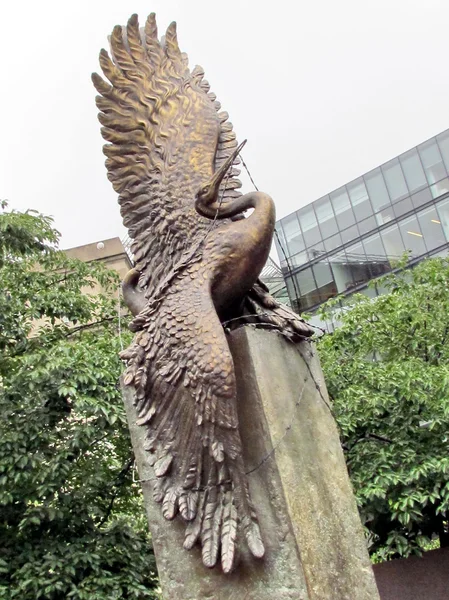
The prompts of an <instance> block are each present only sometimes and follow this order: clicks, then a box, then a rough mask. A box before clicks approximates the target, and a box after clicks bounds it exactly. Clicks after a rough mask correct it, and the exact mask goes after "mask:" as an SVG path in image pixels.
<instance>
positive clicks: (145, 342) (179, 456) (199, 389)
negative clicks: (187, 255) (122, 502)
mask: <svg viewBox="0 0 449 600" xmlns="http://www.w3.org/2000/svg"><path fill="white" fill-rule="evenodd" d="M179 293H180V294H181V296H179V297H177V298H176V297H175V294H170V295H168V296H167V297H166V298H165V299H164V301H163V303H162V304H161V306H160V308H159V311H158V312H157V313H153V314H152V315H150V316H149V317H148V319H147V320H146V323H145V324H144V325H143V328H142V329H141V330H140V331H139V332H138V333H137V335H136V338H135V341H134V343H133V344H132V345H131V346H130V348H128V349H127V350H125V351H124V352H122V354H121V358H122V359H124V360H125V361H126V362H127V369H126V371H125V375H124V383H125V384H127V385H132V386H133V387H134V388H135V390H136V392H135V407H136V413H137V423H138V424H139V425H143V426H145V428H146V431H147V434H146V441H145V443H144V448H145V450H146V451H148V452H149V453H150V463H151V464H152V466H153V469H154V475H155V477H156V479H157V480H156V482H155V485H154V492H153V497H154V500H155V501H157V502H159V503H160V504H161V510H162V514H163V516H164V517H165V518H166V519H167V520H172V519H174V518H175V517H176V516H177V515H179V516H180V517H181V518H182V519H183V520H184V521H185V523H186V530H185V539H184V544H183V545H184V548H185V549H187V550H190V549H192V548H193V547H194V546H195V545H198V546H200V548H201V554H202V560H203V563H204V565H205V566H207V567H209V568H212V567H214V566H216V565H217V563H218V562H221V566H222V569H223V571H224V572H225V573H229V572H230V571H232V569H233V568H234V566H235V564H236V557H237V548H238V546H239V545H241V544H242V543H244V541H246V545H247V547H248V549H249V551H250V552H251V553H252V555H253V556H255V557H257V558H261V557H262V556H263V555H264V552H265V549H264V545H263V542H262V537H261V533H260V529H259V524H258V521H257V515H256V512H255V509H254V506H253V504H252V502H251V498H250V493H249V487H248V481H247V476H246V474H245V468H244V463H243V457H242V442H241V438H240V433H239V430H238V418H237V399H236V390H235V377H234V371H233V363H232V356H231V354H230V352H229V347H228V346H227V341H226V337H225V335H224V332H223V329H222V327H221V324H220V322H219V319H218V316H217V314H216V312H215V309H214V308H213V304H212V300H211V299H209V304H206V303H205V300H207V297H203V296H201V298H202V302H201V306H202V310H201V313H197V312H196V311H195V310H194V309H192V308H189V306H190V307H194V306H195V305H196V304H195V302H196V297H195V294H198V299H199V295H200V294H199V292H198V291H195V289H192V288H191V287H189V288H186V290H185V291H184V293H182V292H179ZM184 323H188V324H189V325H188V326H187V327H186V326H185V325H184ZM195 323H198V326H199V324H201V327H202V328H203V330H202V331H204V332H205V333H206V332H213V339H214V342H213V346H211V345H210V344H211V342H210V341H208V339H207V333H206V338H205V337H204V335H201V333H198V330H197V329H196V327H195ZM215 334H216V335H215ZM211 356H212V359H211ZM214 357H215V358H214ZM156 365H159V367H158V368H156ZM160 365H163V366H162V367H161V366H160Z"/></svg>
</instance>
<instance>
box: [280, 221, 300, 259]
mask: <svg viewBox="0 0 449 600" xmlns="http://www.w3.org/2000/svg"><path fill="white" fill-rule="evenodd" d="M281 223H282V227H283V229H284V234H285V239H286V241H287V246H288V250H289V251H288V253H287V254H290V255H291V254H296V253H297V252H301V250H304V247H305V246H304V240H303V237H302V234H301V229H300V228H299V221H298V219H297V217H296V213H293V214H292V215H289V216H288V217H285V219H282V221H281Z"/></svg>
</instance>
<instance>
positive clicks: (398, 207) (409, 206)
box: [394, 198, 413, 217]
mask: <svg viewBox="0 0 449 600" xmlns="http://www.w3.org/2000/svg"><path fill="white" fill-rule="evenodd" d="M410 210H413V202H412V199H411V198H404V200H400V201H399V202H396V204H395V205H394V214H395V215H396V216H397V217H402V215H405V213H408V212H409V211H410Z"/></svg>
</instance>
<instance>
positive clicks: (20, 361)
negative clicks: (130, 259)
mask: <svg viewBox="0 0 449 600" xmlns="http://www.w3.org/2000/svg"><path fill="white" fill-rule="evenodd" d="M2 204H3V206H2V208H3V209H5V208H6V205H5V203H2ZM58 237H59V234H58V233H57V232H56V231H55V230H54V228H53V225H52V221H51V219H50V218H48V217H44V216H42V215H39V214H37V213H34V212H27V213H19V212H14V211H12V212H7V211H6V210H5V211H4V212H2V213H0V598H2V599H8V600H9V599H14V598H17V599H19V600H36V599H38V598H42V599H45V600H47V599H48V600H62V599H64V600H65V599H68V598H73V599H79V600H83V599H86V600H87V599H89V600H106V599H107V600H111V599H113V598H139V599H140V598H153V597H155V591H154V589H155V586H156V576H155V563H154V556H153V552H152V548H151V544H150V541H149V539H148V534H147V527H146V523H145V520H144V516H143V510H142V505H141V499H140V493H139V486H138V484H135V483H133V481H132V471H133V466H134V457H133V455H132V452H131V444H130V440H129V435H128V430H127V426H126V419H125V414H124V410H123V406H122V401H121V396H120V391H119V388H118V384H117V382H118V379H119V376H120V372H121V365H120V361H119V359H118V353H119V350H120V339H119V336H118V333H117V328H118V323H117V315H118V306H117V303H118V295H117V290H118V281H117V276H116V274H114V273H113V272H111V271H108V270H107V269H106V268H105V267H104V266H102V265H101V264H98V263H95V264H86V263H83V262H81V261H78V260H73V259H69V258H68V257H67V256H66V255H65V254H64V253H63V252H60V251H58V250H57V249H56V245H57V242H58ZM94 282H98V283H100V284H101V286H102V289H103V291H104V292H103V293H93V289H92V288H93V286H94ZM82 290H83V291H82ZM123 335H124V336H125V337H126V335H127V334H126V333H124V334H123ZM127 341H128V340H124V343H127Z"/></svg>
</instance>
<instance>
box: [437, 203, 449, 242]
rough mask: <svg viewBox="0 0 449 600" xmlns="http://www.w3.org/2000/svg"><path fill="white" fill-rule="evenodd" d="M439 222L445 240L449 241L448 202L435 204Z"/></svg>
mask: <svg viewBox="0 0 449 600" xmlns="http://www.w3.org/2000/svg"><path fill="white" fill-rule="evenodd" d="M437 211H438V217H439V219H438V220H439V221H441V225H442V227H443V231H444V233H445V235H446V239H447V240H448V241H449V200H444V201H443V202H439V203H438V204H437Z"/></svg>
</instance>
